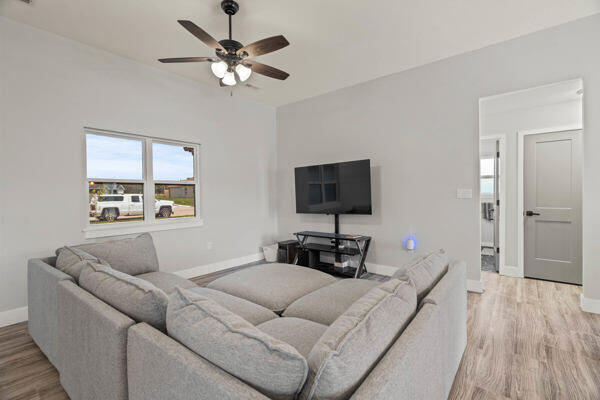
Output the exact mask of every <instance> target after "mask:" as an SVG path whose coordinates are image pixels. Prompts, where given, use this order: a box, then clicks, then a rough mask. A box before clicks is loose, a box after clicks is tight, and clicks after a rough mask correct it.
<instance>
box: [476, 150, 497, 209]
mask: <svg viewBox="0 0 600 400" xmlns="http://www.w3.org/2000/svg"><path fill="white" fill-rule="evenodd" d="M481 160H495V157H494V156H493V155H487V156H481V157H480V158H479V163H480V164H481ZM479 168H480V171H479V196H480V197H481V199H482V200H485V201H488V200H489V199H490V198H491V199H492V200H493V198H494V193H495V192H496V190H497V188H496V185H495V184H496V182H494V192H492V193H481V180H482V179H495V178H496V175H482V174H481V166H480V167H479ZM495 173H496V167H495V166H494V174H495Z"/></svg>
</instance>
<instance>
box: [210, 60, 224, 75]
mask: <svg viewBox="0 0 600 400" xmlns="http://www.w3.org/2000/svg"><path fill="white" fill-rule="evenodd" d="M210 69H211V70H212V73H213V74H215V76H216V77H217V78H219V79H222V78H223V77H224V76H225V73H226V72H227V64H225V62H224V61H219V62H215V63H212V64H211V65H210Z"/></svg>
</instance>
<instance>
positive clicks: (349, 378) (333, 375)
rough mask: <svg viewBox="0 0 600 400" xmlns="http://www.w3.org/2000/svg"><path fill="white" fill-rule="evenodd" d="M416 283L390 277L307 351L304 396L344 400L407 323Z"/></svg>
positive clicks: (414, 298) (336, 321)
mask: <svg viewBox="0 0 600 400" xmlns="http://www.w3.org/2000/svg"><path fill="white" fill-rule="evenodd" d="M416 307H417V296H416V291H415V288H414V286H413V285H412V284H411V283H410V282H408V281H401V280H398V279H391V280H389V281H388V282H385V283H383V284H381V285H379V286H377V287H375V288H373V289H371V290H369V291H368V292H367V293H366V294H365V295H364V296H362V297H361V298H359V299H358V300H356V301H355V302H354V303H353V304H352V305H351V306H350V307H349V308H348V310H346V312H344V313H343V314H342V315H341V316H340V317H338V319H336V320H335V321H334V322H333V324H331V326H329V328H327V330H326V331H325V333H324V334H323V336H321V338H320V339H319V340H318V341H317V343H316V344H315V346H314V347H313V348H312V350H311V351H310V354H309V355H308V366H309V377H308V381H307V383H306V385H305V387H304V389H303V393H302V396H301V397H302V399H347V398H349V397H350V396H351V395H352V393H353V392H354V390H356V388H357V387H358V386H359V385H360V383H361V382H362V381H363V379H364V378H365V377H366V376H367V375H368V373H369V371H370V370H371V369H372V368H373V367H374V366H375V364H376V363H377V362H378V360H379V359H380V358H381V357H383V355H384V354H385V352H386V351H387V349H388V348H389V347H390V346H391V345H392V344H393V343H394V341H395V340H396V338H397V337H398V336H399V335H400V334H401V333H402V331H403V330H404V328H405V327H406V325H408V323H409V322H410V320H411V318H412V317H413V315H414V313H415V311H416Z"/></svg>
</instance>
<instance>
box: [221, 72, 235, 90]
mask: <svg viewBox="0 0 600 400" xmlns="http://www.w3.org/2000/svg"><path fill="white" fill-rule="evenodd" d="M223 83H224V84H225V85H227V86H234V85H235V84H236V83H237V82H236V81H235V76H234V75H233V72H229V71H227V72H225V76H224V77H223Z"/></svg>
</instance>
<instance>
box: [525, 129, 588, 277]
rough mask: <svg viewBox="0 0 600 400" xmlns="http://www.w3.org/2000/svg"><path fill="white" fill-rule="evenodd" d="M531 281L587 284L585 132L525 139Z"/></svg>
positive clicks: (527, 265)
mask: <svg viewBox="0 0 600 400" xmlns="http://www.w3.org/2000/svg"><path fill="white" fill-rule="evenodd" d="M523 154H524V164H523V165H524V171H523V173H524V188H523V189H524V215H525V216H524V220H525V227H524V228H525V237H524V240H525V243H524V247H525V266H524V267H525V271H524V272H525V276H527V277H532V278H539V279H547V280H552V281H559V282H569V283H575V284H581V279H582V247H581V131H567V132H556V133H543V134H537V135H528V136H525V139H524V153H523Z"/></svg>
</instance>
